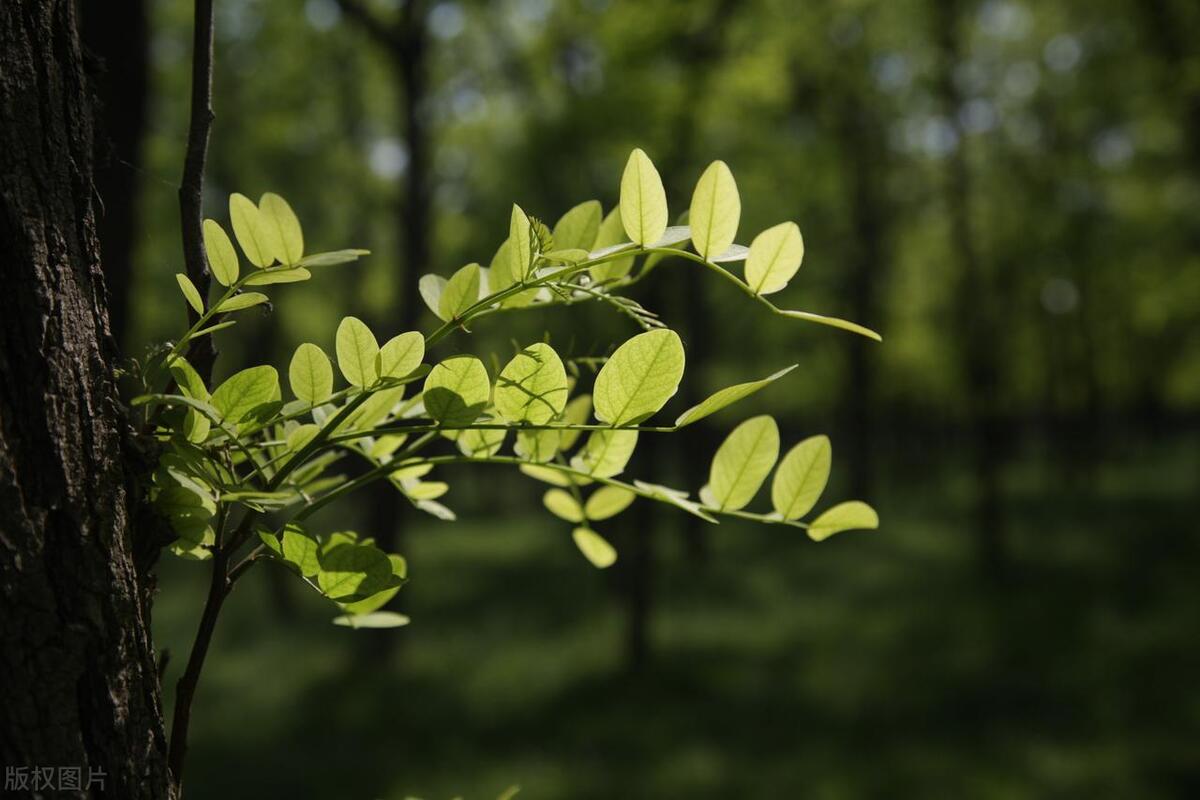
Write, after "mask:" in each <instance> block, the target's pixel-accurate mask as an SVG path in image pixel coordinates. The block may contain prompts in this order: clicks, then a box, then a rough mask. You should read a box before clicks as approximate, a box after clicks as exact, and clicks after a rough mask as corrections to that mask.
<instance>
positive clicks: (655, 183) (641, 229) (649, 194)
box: [620, 148, 667, 244]
mask: <svg viewBox="0 0 1200 800" xmlns="http://www.w3.org/2000/svg"><path fill="white" fill-rule="evenodd" d="M620 207H621V224H622V225H624V226H625V232H626V233H627V234H629V238H630V239H631V240H633V241H634V242H637V243H638V244H650V243H651V242H655V241H657V240H658V239H659V238H661V237H662V235H663V231H665V230H666V229H667V193H666V191H665V190H664V189H663V184H662V178H660V177H659V176H658V170H657V169H655V168H654V164H653V163H652V162H651V161H650V157H649V156H647V155H646V153H645V152H644V151H643V150H642V149H641V148H636V149H635V150H634V151H633V152H632V153H630V154H629V160H628V161H627V162H626V163H625V172H624V174H622V176H621V206H620Z"/></svg>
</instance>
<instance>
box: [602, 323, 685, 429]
mask: <svg viewBox="0 0 1200 800" xmlns="http://www.w3.org/2000/svg"><path fill="white" fill-rule="evenodd" d="M683 366H684V354H683V342H681V341H680V340H679V334H677V333H675V331H672V330H668V329H665V328H663V329H658V330H652V331H646V332H645V333H640V334H638V335H637V336H634V337H633V338H632V339H629V340H628V341H626V342H625V343H624V344H622V345H621V346H620V347H618V348H617V350H616V352H614V353H613V354H612V356H611V357H610V358H609V359H608V361H607V362H605V364H604V366H603V367H602V368H601V370H600V374H599V375H597V376H596V385H595V388H594V389H593V392H592V395H593V402H594V403H595V406H596V417H597V418H598V419H599V420H600V421H601V422H607V423H609V424H610V425H618V426H619V425H630V424H634V423H638V422H641V421H642V420H644V419H646V418H647V417H649V416H650V415H651V414H653V413H654V412H656V411H658V410H659V409H660V408H662V407H663V406H664V405H665V404H666V402H667V401H668V400H670V399H671V397H672V396H673V395H674V394H675V392H676V390H678V388H679V381H680V379H681V378H682V377H683Z"/></svg>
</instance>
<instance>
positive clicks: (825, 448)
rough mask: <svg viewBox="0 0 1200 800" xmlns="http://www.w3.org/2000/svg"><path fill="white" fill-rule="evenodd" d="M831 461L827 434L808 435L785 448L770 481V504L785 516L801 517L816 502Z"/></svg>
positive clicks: (831, 452) (831, 451)
mask: <svg viewBox="0 0 1200 800" xmlns="http://www.w3.org/2000/svg"><path fill="white" fill-rule="evenodd" d="M832 461H833V448H832V446H831V445H830V443H829V437H828V436H811V437H809V438H807V439H805V440H804V441H802V442H800V443H799V444H798V445H796V446H795V447H793V448H792V449H791V450H789V451H788V452H787V455H785V456H784V457H783V460H782V461H780V462H779V469H777V470H776V471H775V479H774V481H772V483H771V505H773V506H774V507H775V510H776V511H777V512H779V514H780V515H781V516H782V517H783V518H784V519H800V518H801V517H803V516H804V515H805V514H807V513H808V512H809V511H811V510H812V508H813V506H815V505H816V504H817V500H819V499H820V497H821V492H823V491H825V484H826V483H827V482H828V480H829V467H830V464H831V463H832Z"/></svg>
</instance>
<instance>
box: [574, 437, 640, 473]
mask: <svg viewBox="0 0 1200 800" xmlns="http://www.w3.org/2000/svg"><path fill="white" fill-rule="evenodd" d="M637 440H638V432H637V431H630V430H620V429H617V430H604V431H593V432H592V435H591V436H589V437H588V440H587V444H586V445H584V447H583V450H581V451H580V452H579V453H578V454H577V455H576V456H575V457H574V458H572V459H571V466H572V467H573V468H574V469H577V470H579V471H580V472H586V473H588V474H589V475H595V476H596V477H597V478H611V477H612V476H614V475H620V474H621V472H622V471H624V469H625V465H626V464H628V463H629V459H630V458H632V457H633V450H634V448H635V447H637Z"/></svg>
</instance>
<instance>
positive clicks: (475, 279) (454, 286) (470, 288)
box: [438, 264, 479, 320]
mask: <svg viewBox="0 0 1200 800" xmlns="http://www.w3.org/2000/svg"><path fill="white" fill-rule="evenodd" d="M478 301H479V265H478V264H467V265H466V266H465V267H462V268H461V269H459V270H458V271H457V272H455V273H454V274H453V275H451V276H450V280H449V281H448V282H447V283H446V286H445V288H444V289H442V295H441V298H440V299H439V300H438V316H439V317H441V318H442V319H444V320H451V319H456V318H457V317H459V316H460V315H461V314H462V313H463V312H464V311H466V310H467V309H468V308H470V307H471V306H473V305H475V303H477V302H478Z"/></svg>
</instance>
